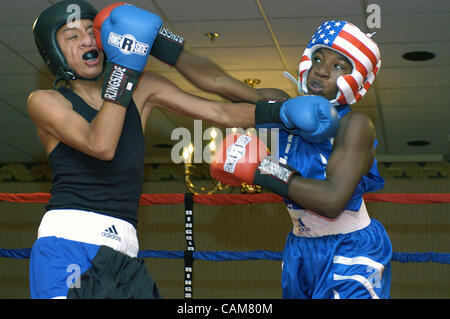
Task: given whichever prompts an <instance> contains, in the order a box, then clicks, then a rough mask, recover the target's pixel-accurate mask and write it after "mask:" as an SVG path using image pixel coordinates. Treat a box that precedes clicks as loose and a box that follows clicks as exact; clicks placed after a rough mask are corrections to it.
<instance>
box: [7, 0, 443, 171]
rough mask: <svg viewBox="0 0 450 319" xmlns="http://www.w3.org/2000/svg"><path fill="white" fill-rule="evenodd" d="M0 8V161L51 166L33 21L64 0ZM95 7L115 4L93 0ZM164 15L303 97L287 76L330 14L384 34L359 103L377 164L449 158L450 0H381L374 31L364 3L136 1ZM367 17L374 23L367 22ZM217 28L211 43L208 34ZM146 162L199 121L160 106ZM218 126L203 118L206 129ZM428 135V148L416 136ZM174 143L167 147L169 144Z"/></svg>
mask: <svg viewBox="0 0 450 319" xmlns="http://www.w3.org/2000/svg"><path fill="white" fill-rule="evenodd" d="M1 1H2V4H1V7H2V9H1V11H0V21H1V22H0V111H1V113H0V114H1V115H0V163H11V162H14V163H35V162H45V161H46V155H45V152H44V149H43V148H42V146H41V144H40V142H39V140H38V138H37V135H36V132H35V128H34V125H33V123H32V121H31V120H30V118H29V116H28V114H27V109H26V100H27V96H28V94H29V93H30V92H32V91H33V90H36V89H47V88H50V87H51V85H52V82H53V76H52V75H51V74H50V73H49V71H48V69H47V68H46V67H45V65H44V63H43V62H42V60H41V58H40V56H39V54H38V53H37V50H36V48H35V45H34V41H33V38H32V32H31V26H32V23H33V22H34V19H35V18H36V17H37V16H38V15H39V13H40V12H41V11H42V10H43V9H45V8H46V7H48V6H49V5H50V4H52V3H54V2H57V1H56V0H32V1H31V0H14V1H6V0H1ZM90 2H91V3H92V4H93V5H94V6H95V7H96V8H97V9H101V8H103V7H105V6H106V5H108V4H109V3H112V2H116V1H106V0H91V1H90ZM130 3H133V4H135V5H138V6H140V7H142V8H144V9H147V10H150V11H153V12H155V13H156V14H158V15H159V16H160V17H161V18H162V19H163V21H164V25H165V26H167V27H169V28H170V29H171V30H172V31H175V32H176V33H178V34H180V35H182V36H183V37H184V38H185V39H186V43H187V46H188V47H189V48H190V49H191V50H192V51H193V52H194V53H197V54H199V55H203V56H207V57H209V58H210V59H211V60H213V61H214V62H216V63H217V64H219V65H220V66H221V67H222V68H223V69H224V70H226V71H227V72H228V73H229V74H230V75H232V76H234V77H236V78H238V79H240V80H244V79H248V78H250V79H259V80H260V81H261V83H260V84H259V85H257V86H256V87H258V88H263V87H275V88H280V89H283V90H285V91H287V92H288V93H289V94H290V95H291V96H295V95H297V94H296V90H295V87H294V86H293V84H292V83H291V82H290V81H289V80H287V79H286V78H285V77H284V76H283V74H282V73H283V71H285V70H287V71H289V72H290V73H291V74H296V72H297V67H298V62H299V58H300V55H301V54H302V52H303V50H304V47H305V46H306V45H307V43H308V41H309V38H310V37H311V36H312V34H313V33H314V32H315V29H316V28H317V27H318V26H319V24H321V23H322V22H323V21H325V20H331V19H341V20H347V21H350V22H352V23H353V24H355V25H357V26H358V27H360V28H361V29H362V30H364V31H367V32H369V31H371V32H373V31H376V34H375V36H374V40H375V41H377V43H378V44H379V46H380V50H381V55H382V60H383V65H382V69H381V71H380V73H379V76H378V77H377V79H376V81H375V85H374V86H373V87H372V89H371V90H370V91H369V92H368V94H367V95H366V96H365V98H364V99H363V100H362V101H360V102H358V103H357V104H355V105H354V109H355V110H358V111H360V112H363V113H366V114H367V115H369V116H370V118H371V119H372V121H373V122H374V123H375V126H376V127H377V138H378V140H379V146H378V148H377V153H378V158H379V161H385V162H395V161H419V162H420V161H442V160H448V159H449V155H450V152H449V142H450V102H449V101H450V76H449V74H450V1H448V0H428V1H423V0H396V1H393V0H377V1H376V4H377V5H378V6H379V8H380V9H381V16H380V21H381V27H380V28H372V29H369V28H368V27H367V21H369V22H370V21H371V20H370V15H371V13H373V11H369V13H367V12H366V8H367V6H368V5H369V4H370V3H371V2H370V1H364V0H339V1H335V0H136V1H130ZM368 18H369V19H368ZM209 32H217V33H219V35H220V36H219V37H218V38H217V39H216V40H215V41H214V42H213V41H211V40H210V39H209V38H208V37H207V36H205V34H206V33H209ZM409 51H430V52H432V53H434V54H435V58H433V59H431V60H428V61H407V60H405V59H403V58H402V55H403V54H404V53H406V52H409ZM147 69H148V70H150V71H154V72H157V73H160V74H162V75H164V76H166V77H167V78H169V79H170V80H172V81H173V82H175V83H176V84H177V85H179V86H180V87H181V88H182V89H184V90H185V91H188V92H190V93H193V94H197V95H201V96H203V97H207V98H211V99H218V98H217V97H216V96H213V95H208V94H205V93H203V92H201V91H199V90H198V89H197V88H196V87H194V86H193V85H191V84H190V83H188V82H187V81H186V80H185V79H184V78H182V77H181V76H180V75H179V74H178V73H177V72H176V70H174V69H170V68H168V67H167V66H165V65H163V64H162V63H161V62H159V61H157V60H155V59H154V58H150V59H149V63H148V65H147ZM148 125H149V127H148V128H147V133H146V138H147V158H146V162H147V163H163V162H170V151H171V148H169V147H167V144H169V145H174V144H176V143H177V142H178V141H177V140H174V141H172V140H171V132H172V131H173V130H174V129H175V128H177V127H187V128H192V127H193V120H192V119H187V118H184V117H181V116H177V115H174V114H171V113H169V112H165V111H161V110H159V109H158V110H156V111H155V112H153V113H152V115H151V118H150V121H149V123H148ZM208 126H210V125H209V124H208V123H204V125H203V128H206V127H208ZM412 140H419V141H428V142H429V144H428V145H426V146H421V147H417V146H416V147H414V146H409V145H407V142H408V141H412ZM161 145H162V146H164V145H166V147H161Z"/></svg>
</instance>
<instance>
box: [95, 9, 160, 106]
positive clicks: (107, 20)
mask: <svg viewBox="0 0 450 319" xmlns="http://www.w3.org/2000/svg"><path fill="white" fill-rule="evenodd" d="M161 25H162V20H161V18H160V17H158V16H157V15H156V14H154V13H152V12H149V11H146V10H143V9H140V8H138V7H135V6H133V5H129V4H121V5H118V6H117V5H111V6H108V7H106V8H105V9H103V10H102V11H100V12H99V13H98V14H97V16H96V18H95V19H94V30H97V34H98V30H100V41H99V39H98V38H97V42H100V43H101V46H100V45H99V47H103V51H104V52H105V55H106V72H105V78H104V82H103V88H102V97H103V99H104V100H107V101H110V102H114V103H117V104H120V105H122V106H125V107H127V106H128V105H129V103H130V101H131V97H132V93H133V91H134V89H135V87H136V84H137V82H138V80H139V75H140V74H141V72H142V71H143V70H144V68H145V65H146V64H147V60H148V56H149V54H150V50H151V48H152V45H153V43H154V41H155V38H156V36H157V34H158V31H159V29H160V28H161Z"/></svg>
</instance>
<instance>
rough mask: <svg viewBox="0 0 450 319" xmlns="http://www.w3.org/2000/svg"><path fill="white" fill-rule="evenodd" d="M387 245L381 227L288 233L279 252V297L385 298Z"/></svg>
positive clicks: (389, 252) (375, 223)
mask: <svg viewBox="0 0 450 319" xmlns="http://www.w3.org/2000/svg"><path fill="white" fill-rule="evenodd" d="M391 257H392V245H391V242H390V240H389V237H388V235H387V233H386V230H385V229H384V227H383V225H382V224H381V223H380V222H378V221H376V220H374V219H371V222H370V224H369V225H368V226H366V227H364V228H362V229H360V230H357V231H353V232H350V233H345V234H334V235H327V236H320V237H300V236H296V235H294V234H293V233H292V232H291V233H289V235H288V237H287V240H286V244H285V248H284V251H283V258H282V260H283V270H282V278H281V285H282V289H283V298H292V299H370V298H372V299H388V298H390V285H391Z"/></svg>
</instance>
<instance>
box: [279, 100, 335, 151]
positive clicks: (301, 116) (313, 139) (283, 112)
mask: <svg viewBox="0 0 450 319" xmlns="http://www.w3.org/2000/svg"><path fill="white" fill-rule="evenodd" d="M280 119H281V122H283V124H284V126H285V127H286V128H287V129H288V130H289V131H291V132H293V133H294V134H297V135H300V136H301V137H302V138H303V139H304V140H306V141H308V142H310V143H322V142H325V141H326V140H328V139H329V138H331V137H333V136H334V135H335V134H336V132H337V130H338V128H339V114H338V112H337V110H336V108H335V107H334V106H333V105H331V103H330V101H328V100H327V99H326V98H324V97H321V96H315V95H305V96H297V97H294V98H292V99H289V100H287V101H286V102H284V103H283V105H282V106H281V109H280Z"/></svg>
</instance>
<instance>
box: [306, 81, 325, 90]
mask: <svg viewBox="0 0 450 319" xmlns="http://www.w3.org/2000/svg"><path fill="white" fill-rule="evenodd" d="M308 90H309V91H312V92H314V93H321V92H323V90H324V87H323V85H322V84H321V83H320V82H319V81H316V80H311V81H310V82H309V83H308Z"/></svg>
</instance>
